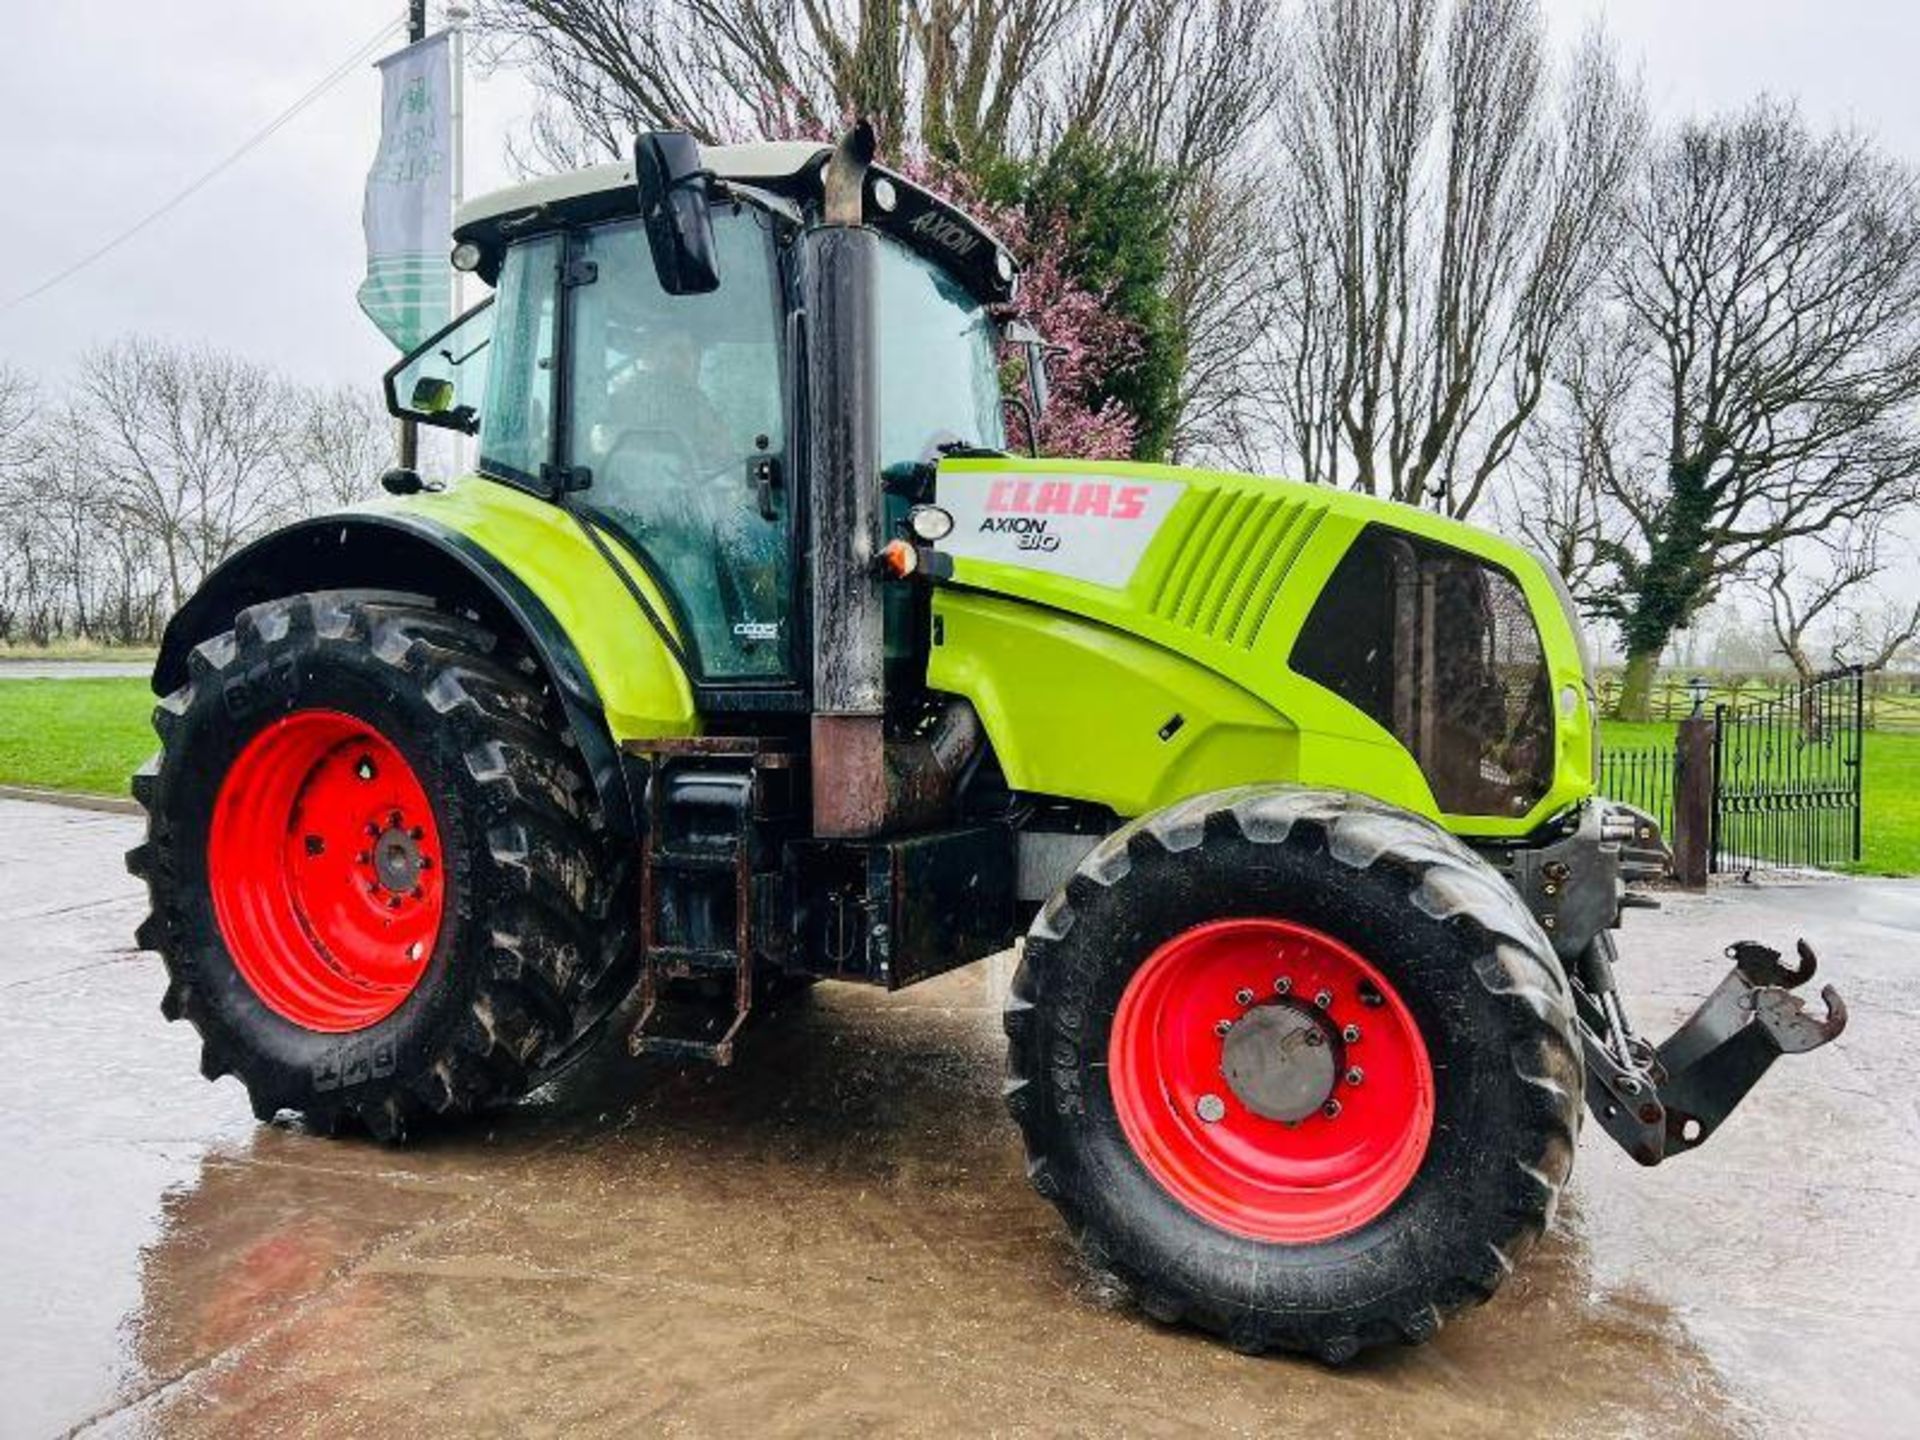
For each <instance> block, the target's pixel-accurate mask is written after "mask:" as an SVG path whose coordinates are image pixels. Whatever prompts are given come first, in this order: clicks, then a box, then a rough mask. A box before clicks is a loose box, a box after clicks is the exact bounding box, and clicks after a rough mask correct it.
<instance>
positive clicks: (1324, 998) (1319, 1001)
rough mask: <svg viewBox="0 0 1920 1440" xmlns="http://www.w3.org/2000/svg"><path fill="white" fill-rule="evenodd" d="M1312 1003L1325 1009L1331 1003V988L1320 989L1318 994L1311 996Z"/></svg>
mask: <svg viewBox="0 0 1920 1440" xmlns="http://www.w3.org/2000/svg"><path fill="white" fill-rule="evenodd" d="M1313 1003H1314V1005H1315V1006H1316V1007H1318V1008H1319V1009H1322V1010H1324V1009H1326V1008H1327V1007H1328V1006H1329V1005H1331V1004H1333V992H1332V991H1331V990H1322V991H1321V992H1320V993H1319V994H1318V995H1315V996H1314V997H1313Z"/></svg>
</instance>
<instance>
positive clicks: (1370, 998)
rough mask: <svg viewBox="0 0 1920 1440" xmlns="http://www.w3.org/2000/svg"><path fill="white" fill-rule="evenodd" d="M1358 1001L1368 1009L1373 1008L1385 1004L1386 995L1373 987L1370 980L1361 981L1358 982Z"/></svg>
mask: <svg viewBox="0 0 1920 1440" xmlns="http://www.w3.org/2000/svg"><path fill="white" fill-rule="evenodd" d="M1360 1003H1361V1004H1362V1005H1364V1006H1366V1007H1367V1008H1368V1009H1369V1010H1374V1009H1378V1008H1379V1007H1380V1006H1382V1005H1384V1004H1386V997H1385V996H1383V995H1382V994H1381V993H1380V992H1379V990H1377V989H1375V988H1374V985H1373V982H1372V981H1370V980H1367V981H1362V982H1361V984H1360Z"/></svg>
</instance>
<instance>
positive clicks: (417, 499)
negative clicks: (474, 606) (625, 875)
mask: <svg viewBox="0 0 1920 1440" xmlns="http://www.w3.org/2000/svg"><path fill="white" fill-rule="evenodd" d="M635 568H636V569H637V567H635ZM633 578H634V580H635V583H636V584H638V585H640V586H641V588H642V590H643V592H644V591H645V590H646V589H648V588H650V584H651V582H650V581H649V580H648V579H647V578H646V577H645V576H644V574H635V575H634V576H633ZM347 588H370V589H381V590H393V591H401V592H405V593H410V594H416V595H426V596H430V597H432V598H433V599H436V600H440V601H449V600H452V601H459V602H463V603H478V604H480V605H481V606H483V607H484V608H491V609H493V610H496V611H497V612H499V613H500V614H502V615H503V616H504V617H505V619H506V620H507V621H509V622H510V623H511V624H512V625H513V626H514V627H515V628H516V629H517V630H518V631H519V633H520V635H521V637H522V638H523V639H524V640H525V642H526V643H527V645H528V646H529V647H530V648H531V649H532V651H533V652H534V654H535V655H537V656H538V657H539V660H540V663H541V665H542V667H543V668H544V669H545V671H546V674H547V677H548V679H549V680H550V681H551V682H552V684H553V686H554V688H555V690H556V691H557V692H558V693H559V696H560V700H561V704H562V707H563V708H564V710H565V712H566V716H567V720H568V723H569V725H570V726H571V728H572V729H573V732H574V734H575V736H576V737H577V738H578V740H579V744H580V748H581V754H582V756H583V758H584V759H585V760H586V761H587V765H588V768H589V771H590V773H591V775H592V778H593V784H594V788H595V791H596V793H597V794H598V796H599V799H600V801H601V804H602V806H603V807H604V812H605V814H606V815H607V817H608V820H609V823H610V824H612V825H613V826H615V827H616V829H617V830H618V831H619V832H620V833H628V834H630V833H633V827H634V820H635V816H636V813H637V811H636V807H635V804H634V801H633V797H632V796H631V795H630V793H629V789H628V784H627V780H626V776H625V772H624V768H623V766H622V764H621V760H620V748H619V747H620V743H621V742H622V741H623V740H626V739H628V738H631V737H634V736H639V735H654V736H658V735H686V734H691V733H694V731H695V730H697V728H698V720H697V714H696V711H695V708H694V700H693V691H692V688H691V686H690V685H689V683H688V681H687V678H686V674H685V671H684V670H683V669H682V668H681V666H680V664H679V662H678V661H677V660H676V659H675V658H674V655H673V652H672V649H671V646H670V642H669V640H668V639H667V638H666V637H664V636H662V635H661V633H660V632H659V630H658V629H656V628H655V624H654V622H653V620H652V619H650V618H649V616H648V615H647V614H646V613H645V612H644V611H643V610H642V609H641V608H640V606H639V605H638V604H636V603H635V601H634V599H633V595H632V593H631V591H630V590H629V589H628V587H627V585H626V583H625V582H623V581H622V580H621V578H620V577H619V575H618V574H616V573H615V572H614V570H613V568H612V565H611V564H610V563H609V561H608V560H607V559H606V557H605V555H604V553H603V552H602V551H601V550H600V549H599V548H598V547H597V546H596V545H595V544H594V543H593V541H592V540H591V539H590V538H589V537H588V536H587V535H586V534H585V533H583V531H582V529H581V527H580V524H579V523H578V522H577V521H576V520H575V519H574V518H573V517H572V516H571V515H570V514H568V513H567V512H566V511H565V510H563V509H562V508H561V507H559V506H557V505H553V504H550V503H548V502H546V501H543V500H540V499H538V498H536V497H534V496H530V495H526V494H524V493H523V492H520V491H517V490H513V489H511V488H510V487H508V486H505V485H500V484H495V483H492V482H489V481H483V480H478V479H470V480H467V481H464V482H459V483H456V484H455V485H453V486H451V487H449V488H448V489H447V490H445V491H435V492H427V493H424V494H420V495H415V496H410V497H407V498H406V499H405V500H402V501H397V502H376V503H375V504H373V505H369V506H367V507H365V508H362V509H359V510H353V511H347V512H343V513H341V514H336V515H330V516H323V517H320V518H318V519H314V520H307V521H302V522H300V523H298V524H294V525H290V526H288V527H286V528H285V529H282V530H277V531H275V532H274V533H272V534H270V535H267V536H265V537H263V538H262V539H260V540H257V541H255V542H253V543H252V544H250V545H247V546H245V547H244V548H242V549H240V550H238V551H236V552H235V553H234V554H233V555H231V556H230V557H228V559H227V560H226V561H225V562H224V563H223V564H221V565H220V566H219V567H218V568H217V569H215V570H214V571H213V573H212V574H210V575H208V576H207V578H206V580H205V581H204V582H203V583H202V584H201V586H200V587H199V589H198V590H196V591H195V592H194V594H193V595H192V596H191V597H189V598H188V600H187V602H186V603H185V604H184V605H182V606H181V607H180V609H179V611H178V612H177V613H176V614H175V615H174V617H173V619H172V620H171V621H170V622H169V623H168V625H167V629H166V633H165V635H164V637H163V638H162V641H161V646H160V654H159V658H158V659H157V661H156V662H155V665H154V672H153V688H154V691H155V693H156V694H161V695H165V694H167V693H169V692H170V691H172V690H174V689H177V688H178V687H179V686H180V685H182V684H184V683H185V682H186V678H187V655H188V653H189V652H190V651H191V650H192V649H193V647H194V646H195V645H198V644H199V643H200V642H201V641H203V640H205V639H208V638H209V637H211V636H213V635H217V634H218V633H220V632H221V631H222V630H224V629H226V628H227V626H228V625H230V624H231V623H232V620H233V617H234V615H235V614H236V613H237V612H238V611H240V610H242V609H244V608H245V607H247V606H248V605H252V604H256V603H258V602H260V601H262V600H269V599H275V598H278V597H281V596H285V595H292V594H298V593H300V592H302V591H309V590H329V589H347ZM653 603H654V608H655V614H656V615H661V614H665V613H667V612H666V608H665V606H664V604H663V603H661V602H660V601H659V599H658V597H657V596H656V597H654V601H653Z"/></svg>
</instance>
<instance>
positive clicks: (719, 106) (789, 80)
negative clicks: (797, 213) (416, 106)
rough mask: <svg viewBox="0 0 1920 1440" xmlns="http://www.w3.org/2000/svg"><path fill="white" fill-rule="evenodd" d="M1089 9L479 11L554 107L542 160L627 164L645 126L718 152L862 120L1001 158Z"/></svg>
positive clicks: (541, 139) (835, 6) (878, 4)
mask: <svg viewBox="0 0 1920 1440" xmlns="http://www.w3.org/2000/svg"><path fill="white" fill-rule="evenodd" d="M1085 4H1086V0H921V3H911V0H802V3H800V4H791V3H784V0H482V3H481V4H480V6H479V7H478V13H477V24H478V28H479V30H480V32H481V34H482V36H483V37H484V38H485V39H486V41H487V43H488V45H489V46H490V53H491V54H492V55H493V57H494V58H495V59H496V60H505V61H508V62H510V63H514V64H517V65H519V66H521V67H523V68H524V69H525V70H526V71H527V73H528V74H529V75H530V76H531V77H532V79H533V81H534V84H535V85H536V86H537V87H538V88H539V90H540V92H541V94H542V95H543V96H544V97H545V99H546V101H547V108H546V111H545V113H544V115H543V117H542V118H541V120H540V122H539V123H537V124H536V126H535V129H534V133H533V137H532V139H533V158H534V159H536V160H538V161H544V162H545V163H547V164H548V165H552V166H567V165H572V164H575V163H578V160H579V159H580V157H581V155H582V153H583V152H589V153H590V152H592V151H596V150H597V151H598V152H600V153H601V154H603V155H605V154H619V153H621V152H623V151H624V150H625V148H626V147H627V145H628V144H629V143H630V142H631V138H632V136H633V134H634V133H635V132H636V131H639V130H653V129H663V128H684V129H687V130H690V131H691V132H692V133H693V134H695V135H696V136H698V137H699V138H700V139H702V140H704V141H707V142H709V143H711V142H716V141H720V140H727V139H741V138H751V137H759V136H773V135H778V134H783V133H784V134H792V133H802V134H821V133H824V132H826V131H827V130H830V129H831V128H833V127H834V126H835V125H837V124H838V123H839V122H840V121H841V120H842V119H843V118H844V117H846V116H848V115H850V114H858V115H864V116H867V117H869V118H870V119H872V120H873V121H874V122H875V123H876V124H877V125H878V126H879V127H880V129H881V133H882V135H883V137H884V138H885V139H886V140H887V142H888V143H890V144H899V143H902V142H903V141H905V140H906V139H908V138H909V137H910V136H916V135H917V136H924V138H925V139H926V140H927V141H928V142H929V143H930V144H932V145H934V146H935V147H937V148H942V149H947V150H950V151H951V152H952V153H954V154H955V155H956V156H958V157H973V156H977V155H981V154H990V153H997V152H999V151H1001V150H1003V149H1004V148H1005V147H1006V145H1007V141H1008V136H1009V134H1010V132H1011V130H1012V127H1013V125H1014V123H1015V119H1016V110H1017V109H1018V108H1019V107H1020V105H1021V102H1022V97H1023V96H1024V95H1026V94H1027V93H1028V92H1029V88H1030V86H1031V84H1032V82H1033V81H1034V79H1035V72H1036V71H1037V70H1038V69H1039V67H1041V66H1042V65H1044V64H1046V63H1047V62H1048V61H1049V60H1050V59H1051V58H1052V57H1053V56H1054V54H1055V52H1056V49H1057V47H1058V46H1059V45H1060V43H1061V41H1062V39H1063V38H1064V37H1065V36H1066V35H1067V34H1068V33H1069V32H1070V31H1071V30H1072V29H1073V28H1074V21H1075V20H1076V19H1077V17H1078V15H1079V13H1080V11H1081V10H1082V9H1083V8H1084V6H1085Z"/></svg>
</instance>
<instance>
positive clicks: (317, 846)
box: [304, 835, 327, 855]
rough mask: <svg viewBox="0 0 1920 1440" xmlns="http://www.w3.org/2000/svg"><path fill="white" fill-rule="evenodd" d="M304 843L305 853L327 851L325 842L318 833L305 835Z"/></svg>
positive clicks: (315, 853) (323, 852) (316, 853)
mask: <svg viewBox="0 0 1920 1440" xmlns="http://www.w3.org/2000/svg"><path fill="white" fill-rule="evenodd" d="M304 843H305V845H306V847H307V854H309V855H324V854H326V853H327V842H326V840H325V839H324V838H323V837H321V836H319V835H309V836H307V838H306V840H305V842H304Z"/></svg>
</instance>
